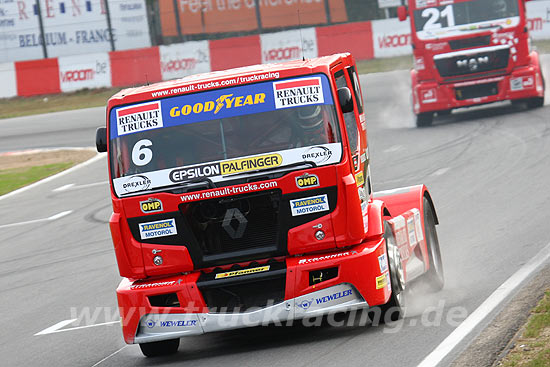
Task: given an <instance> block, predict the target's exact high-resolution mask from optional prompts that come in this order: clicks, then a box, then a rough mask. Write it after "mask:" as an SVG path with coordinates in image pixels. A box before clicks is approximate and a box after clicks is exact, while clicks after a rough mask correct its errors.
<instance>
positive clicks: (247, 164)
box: [220, 154, 283, 176]
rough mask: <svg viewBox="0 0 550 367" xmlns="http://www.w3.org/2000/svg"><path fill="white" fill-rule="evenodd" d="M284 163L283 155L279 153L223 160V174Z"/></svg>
mask: <svg viewBox="0 0 550 367" xmlns="http://www.w3.org/2000/svg"><path fill="white" fill-rule="evenodd" d="M281 163H283V157H281V155H279V154H268V155H261V156H258V157H251V158H242V159H235V160H232V161H225V162H221V163H220V166H221V171H222V175H224V176H225V175H230V174H234V173H241V172H248V171H254V170H260V169H266V168H271V167H278V166H280V165H281Z"/></svg>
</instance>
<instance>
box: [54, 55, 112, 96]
mask: <svg viewBox="0 0 550 367" xmlns="http://www.w3.org/2000/svg"><path fill="white" fill-rule="evenodd" d="M58 63H59V85H60V87H61V91H62V92H72V91H75V90H79V89H84V88H102V87H110V86H111V64H110V61H109V54H108V53H106V52H104V53H96V54H88V55H75V56H62V57H59V58H58Z"/></svg>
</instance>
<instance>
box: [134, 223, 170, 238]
mask: <svg viewBox="0 0 550 367" xmlns="http://www.w3.org/2000/svg"><path fill="white" fill-rule="evenodd" d="M139 233H140V235H141V239H142V240H145V239H148V238H157V237H164V236H172V235H176V234H178V231H177V229H176V220H175V219H165V220H159V221H156V222H148V223H140V225H139Z"/></svg>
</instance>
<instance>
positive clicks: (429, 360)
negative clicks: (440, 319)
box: [417, 243, 550, 367]
mask: <svg viewBox="0 0 550 367" xmlns="http://www.w3.org/2000/svg"><path fill="white" fill-rule="evenodd" d="M549 258H550V243H549V244H548V245H546V247H544V248H543V249H542V250H541V251H540V252H539V253H538V254H537V255H536V256H535V257H533V258H532V259H531V260H530V261H529V262H528V263H527V264H525V265H524V266H522V267H521V268H520V269H519V270H518V271H516V272H515V273H514V275H512V276H511V277H510V278H508V280H506V281H505V282H504V283H502V285H501V286H500V287H498V288H497V289H496V290H495V291H494V292H493V293H492V294H491V295H490V296H489V298H487V299H486V300H485V301H484V302H483V303H482V304H481V305H480V306H479V307H478V308H477V309H476V310H475V311H474V312H473V313H472V314H471V315H470V316H468V318H467V319H466V320H464V322H462V324H460V325H459V326H458V327H457V328H456V329H455V330H454V331H453V332H452V333H451V334H450V335H449V336H448V337H447V338H445V340H443V342H441V344H439V345H438V346H437V347H436V348H435V349H434V350H433V351H432V352H431V353H430V354H428V356H427V357H426V358H424V360H423V361H422V362H420V364H418V366H417V367H433V366H437V365H438V364H439V362H441V361H442V360H443V358H445V357H446V356H447V355H448V354H449V353H450V352H451V351H452V350H453V349H454V348H455V347H456V346H457V345H458V344H459V343H460V342H461V341H462V340H463V339H464V338H465V337H466V336H468V334H469V333H470V332H471V331H472V330H473V329H474V328H475V327H476V326H477V325H478V324H479V323H480V322H481V321H483V320H484V319H485V318H486V317H487V315H489V314H490V313H491V312H492V311H493V310H494V309H495V308H496V307H497V306H498V305H499V304H500V303H501V302H502V301H504V300H505V299H506V297H508V296H509V295H510V294H511V293H512V292H513V291H514V290H515V289H516V288H517V287H518V286H519V285H521V284H522V283H523V282H524V281H525V280H526V279H527V278H528V277H529V276H530V275H531V274H533V272H535V271H536V270H537V269H538V268H539V267H540V266H541V265H542V264H544V263H545V262H546V261H548V259H549Z"/></svg>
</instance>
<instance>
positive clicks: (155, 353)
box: [139, 339, 180, 357]
mask: <svg viewBox="0 0 550 367" xmlns="http://www.w3.org/2000/svg"><path fill="white" fill-rule="evenodd" d="M179 346H180V340H179V339H170V340H162V341H159V342H152V343H142V344H140V345H139V347H140V348H141V353H143V355H144V356H146V357H160V356H166V355H169V354H174V353H176V352H177V351H178V348H179Z"/></svg>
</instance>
